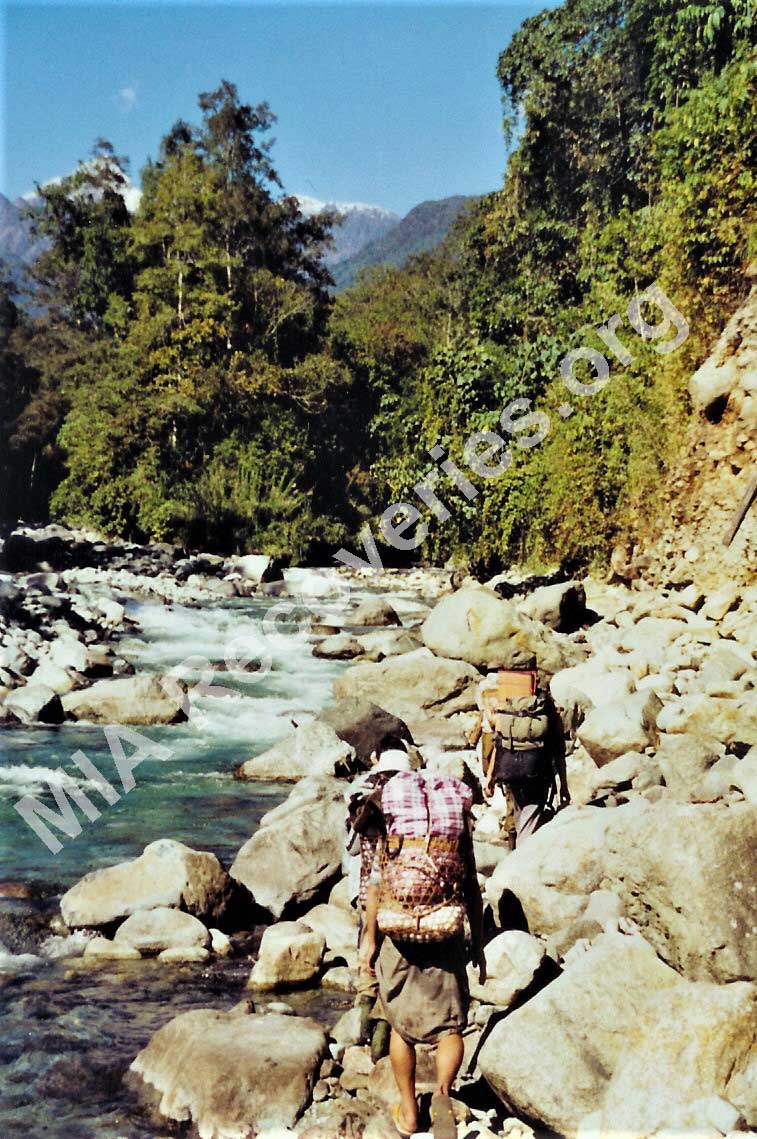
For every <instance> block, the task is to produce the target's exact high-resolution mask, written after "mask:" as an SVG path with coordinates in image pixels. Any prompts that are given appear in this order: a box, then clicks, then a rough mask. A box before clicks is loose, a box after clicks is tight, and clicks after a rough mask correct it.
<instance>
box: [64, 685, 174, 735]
mask: <svg viewBox="0 0 757 1139" xmlns="http://www.w3.org/2000/svg"><path fill="white" fill-rule="evenodd" d="M178 683H179V687H182V684H183V682H178ZM176 684H177V681H175V680H171V682H170V684H169V683H166V686H165V687H164V686H163V684H161V678H160V677H156V676H124V677H121V678H120V679H118V680H99V681H97V683H95V684H93V685H92V686H91V687H90V688H85V689H82V690H80V691H77V692H69V693H68V694H67V695H66V696H64V697H63V700H62V704H63V709H64V711H65V713H66V715H67V716H68V717H69V718H71V719H73V720H87V721H89V722H90V723H93V724H143V725H149V724H177V723H181V721H183V720H186V718H187V714H186V712H185V711H184V708H183V699H179V698H177V696H175V695H174V694H173V693H174V692H175V690H176ZM183 687H184V689H185V690H186V686H183Z"/></svg>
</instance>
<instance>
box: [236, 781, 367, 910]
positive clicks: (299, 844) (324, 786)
mask: <svg viewBox="0 0 757 1139" xmlns="http://www.w3.org/2000/svg"><path fill="white" fill-rule="evenodd" d="M346 786H347V785H346V784H344V783H339V782H337V781H336V780H333V779H316V778H308V779H303V780H302V781H301V782H300V783H298V784H297V785H296V787H295V788H294V790H293V791H292V792H291V794H290V795H289V798H288V799H287V800H286V802H284V803H282V804H281V805H280V806H279V807H275V808H274V810H272V811H269V812H268V814H267V815H265V816H264V817H263V819H262V820H261V823H260V826H259V828H258V829H257V831H256V832H255V834H254V835H253V836H252V838H250V839H248V841H247V842H246V843H245V844H244V846H242V847H241V849H240V850H239V852H238V854H237V856H236V858H235V859H234V863H233V865H232V867H231V870H230V874H231V876H232V878H234V879H236V880H237V881H238V882H240V883H241V884H242V885H243V886H245V887H246V889H247V890H249V892H250V893H251V894H252V895H253V897H254V899H255V901H256V903H257V904H258V905H259V906H261V907H262V908H263V909H265V910H267V911H268V912H269V913H270V914H272V915H273V917H274V918H276V919H278V918H280V917H281V916H282V914H283V913H284V911H285V910H286V909H287V907H291V906H293V905H300V906H301V905H303V904H305V903H307V902H313V901H315V900H316V899H317V896H318V894H319V893H322V892H323V891H325V890H326V889H328V887H329V886H330V885H331V884H332V883H333V882H335V881H336V879H337V877H338V876H339V872H340V868H341V864H342V847H343V842H344V818H345V807H344V792H345V790H346Z"/></svg>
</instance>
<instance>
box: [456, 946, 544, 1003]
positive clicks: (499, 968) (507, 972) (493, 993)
mask: <svg viewBox="0 0 757 1139" xmlns="http://www.w3.org/2000/svg"><path fill="white" fill-rule="evenodd" d="M484 955H485V957H486V983H485V984H484V985H481V984H479V981H478V969H477V968H475V966H473V965H470V966H469V967H468V979H469V984H470V992H471V996H472V997H475V999H476V1000H478V1001H482V1002H483V1003H484V1004H489V1005H498V1006H499V1007H501V1008H509V1007H510V1005H511V1004H512V1002H513V1001H514V1000H515V998H516V997H517V996H519V995H520V994H521V993H522V992H524V990H525V989H527V988H528V986H529V985H530V984H531V982H532V981H533V979H534V977H535V976H536V974H537V972H538V970H539V968H540V966H541V964H542V962H543V960H544V958H545V956H546V950H545V948H544V945H543V943H542V942H541V941H539V940H538V939H537V938H535V937H533V936H532V935H531V934H530V933H524V932H522V931H521V930H519V929H508V930H506V931H505V932H504V933H500V934H499V935H498V936H497V937H495V938H494V939H493V940H492V941H490V942H489V944H488V945H487V946H486V949H485V951H484Z"/></svg>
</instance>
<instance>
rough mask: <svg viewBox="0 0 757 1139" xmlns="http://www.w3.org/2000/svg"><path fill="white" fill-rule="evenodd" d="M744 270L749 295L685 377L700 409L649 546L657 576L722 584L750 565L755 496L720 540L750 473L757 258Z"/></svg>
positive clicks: (754, 555)
mask: <svg viewBox="0 0 757 1139" xmlns="http://www.w3.org/2000/svg"><path fill="white" fill-rule="evenodd" d="M747 273H748V278H749V280H750V282H751V286H752V287H751V291H750V293H749V296H748V298H747V299H746V301H745V302H744V304H743V305H741V307H740V308H739V309H738V310H737V311H736V313H735V314H734V315H733V317H732V318H731V319H730V320H729V322H728V324H727V325H726V326H725V329H724V330H723V333H722V335H721V336H720V339H719V340H718V342H717V344H716V345H715V347H714V349H713V351H712V353H711V355H710V356H709V357H708V359H707V360H706V361H705V362H704V364H703V365H702V366H701V368H699V369H698V371H697V372H695V374H694V375H693V376H692V377H691V380H690V383H689V394H690V396H691V399H692V401H693V403H694V406H695V407H696V408H697V409H698V410H699V412H700V415H699V418H698V420H697V421H696V423H695V424H694V426H693V427H692V429H691V435H690V439H689V444H688V446H687V450H686V458H685V460H684V462H683V463H682V464H681V466H680V467H679V468H678V470H677V471H675V473H674V476H673V477H672V479H671V485H670V495H669V500H668V501H669V506H670V513H669V522H668V523H667V525H665V527H664V529H663V530H662V533H661V534H660V536H659V539H658V540H657V542H656V543H655V544H654V547H653V550H652V551H651V553H652V555H653V556H652V563H653V566H655V564H656V563H657V562H659V571H658V572H659V574H660V576H661V577H668V578H669V579H672V580H680V579H681V576H682V575H683V576H691V577H693V578H694V580H696V581H697V582H698V583H700V584H707V583H713V584H714V583H718V584H721V585H722V584H723V583H728V582H737V581H740V582H745V581H749V580H754V577H755V574H756V573H757V503H752V506H751V508H750V509H748V510H747V513H746V516H745V517H744V520H743V522H742V523H741V526H740V527H739V530H738V533H737V534H736V536H735V538H734V539H733V541H732V542H731V544H730V545H728V546H725V545H724V541H723V539H724V537H725V536H726V535H727V534H728V532H729V528H730V527H731V525H732V522H733V520H734V516H735V514H736V511H737V509H738V507H739V504H743V503H744V497H745V495H747V494H748V492H749V489H750V488H751V487H752V486H753V485H754V479H755V477H756V476H757V458H756V457H755V437H756V436H757V262H755V263H753V264H752V265H751V266H750V268H749V270H748V271H747Z"/></svg>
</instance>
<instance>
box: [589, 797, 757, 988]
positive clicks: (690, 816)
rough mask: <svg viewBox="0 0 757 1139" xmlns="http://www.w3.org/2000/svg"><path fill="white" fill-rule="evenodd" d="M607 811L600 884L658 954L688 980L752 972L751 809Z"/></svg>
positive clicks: (756, 969) (755, 829) (666, 806)
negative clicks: (607, 887)
mask: <svg viewBox="0 0 757 1139" xmlns="http://www.w3.org/2000/svg"><path fill="white" fill-rule="evenodd" d="M612 814H614V815H615V816H616V818H617V819H618V822H617V824H614V825H612V826H611V827H609V828H608V831H607V836H606V845H605V847H604V850H603V852H602V854H601V857H602V861H603V862H604V866H605V874H606V877H607V880H608V884H609V885H610V886H611V888H612V889H613V890H614V891H615V892H616V893H618V894H619V896H620V897H621V899H622V900H623V902H624V905H625V909H626V912H627V914H628V916H629V917H630V918H632V919H634V920H635V921H636V922H637V924H638V925H639V926H640V927H641V928H642V930H643V933H644V936H645V937H646V939H647V940H648V941H649V942H650V944H651V945H652V946H653V947H654V948H655V949H656V950H657V952H658V953H659V954H660V956H661V957H662V958H663V960H665V961H668V962H669V963H670V964H671V965H672V966H673V967H674V968H675V969H677V970H678V971H679V972H680V973H682V974H683V975H684V976H686V977H688V978H689V979H691V980H695V981H696V980H716V981H722V982H729V981H736V980H741V979H742V978H744V977H754V976H755V975H757V937H755V936H754V933H753V928H754V925H755V901H754V893H753V892H752V890H751V886H752V884H753V882H754V860H755V854H756V853H757V812H756V811H755V810H754V808H753V807H752V806H751V805H750V804H749V803H738V804H734V805H732V806H721V805H718V804H696V805H694V804H683V805H677V804H676V805H672V804H671V803H669V802H665V801H662V802H660V803H657V804H654V805H653V806H651V807H650V808H649V809H648V810H646V811H641V812H639V813H638V815H637V816H636V817H634V814H633V812H629V811H627V810H623V809H617V810H616V811H614V812H612Z"/></svg>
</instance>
